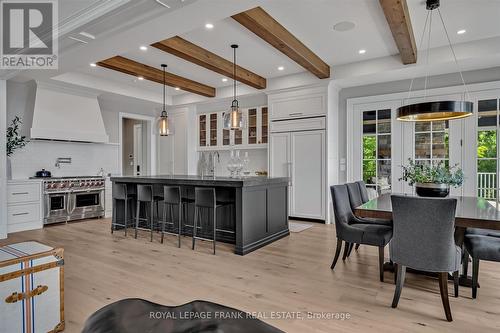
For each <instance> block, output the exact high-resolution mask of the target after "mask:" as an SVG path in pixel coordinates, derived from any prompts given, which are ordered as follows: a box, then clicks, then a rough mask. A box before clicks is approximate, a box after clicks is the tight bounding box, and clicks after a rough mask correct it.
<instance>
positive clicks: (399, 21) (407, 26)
mask: <svg viewBox="0 0 500 333" xmlns="http://www.w3.org/2000/svg"><path fill="white" fill-rule="evenodd" d="M379 1H380V6H382V10H383V11H384V14H385V18H386V20H387V23H388V24H389V27H390V28H391V32H392V37H393V38H394V41H395V42H396V45H397V47H398V49H399V54H400V55H401V61H402V62H403V64H405V65H409V64H415V63H416V62H417V46H416V44H415V36H414V35H413V28H412V26H411V20H410V13H409V11H408V4H407V3H406V0H379Z"/></svg>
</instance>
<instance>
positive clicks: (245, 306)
mask: <svg viewBox="0 0 500 333" xmlns="http://www.w3.org/2000/svg"><path fill="white" fill-rule="evenodd" d="M109 227H110V221H109V220H106V219H103V220H89V221H84V222H78V223H70V224H67V225H56V226H50V227H46V228H44V229H43V230H34V231H27V232H20V233H15V234H11V235H10V236H9V238H8V239H7V240H2V241H0V245H4V244H8V243H14V242H20V241H25V240H37V241H39V242H41V243H44V244H48V245H51V246H54V247H56V246H60V247H63V248H64V249H65V311H66V331H65V332H71V333H72V332H80V330H81V328H82V325H83V323H84V321H85V320H86V318H87V317H88V316H89V315H90V314H92V313H93V312H94V311H96V310H97V309H99V308H101V307H102V306H104V305H106V304H109V303H111V302H114V301H117V300H120V299H123V298H127V297H139V298H144V299H147V300H151V301H153V302H157V303H161V304H165V305H178V304H182V303H185V302H189V301H192V300H195V299H203V300H209V301H213V302H216V303H220V304H224V305H227V306H231V307H235V308H238V309H240V310H244V311H249V312H259V313H260V314H264V313H265V314H266V315H268V316H270V315H271V314H272V312H274V313H275V314H276V315H277V312H280V311H292V312H296V311H299V312H302V313H303V314H304V316H305V315H306V313H307V312H317V313H320V312H323V313H336V312H338V313H348V314H349V316H350V318H349V319H346V320H335V319H304V320H299V319H291V320H284V319H266V320H265V321H267V322H268V323H270V324H271V325H274V326H276V327H278V328H280V329H282V330H284V331H286V332H367V331H371V332H382V331H383V332H402V331H405V332H437V331H439V332H452V331H453V332H481V333H482V332H493V331H496V332H498V331H500V264H495V263H489V262H484V263H483V262H482V263H481V271H480V284H481V288H480V289H479V290H478V298H477V299H476V300H473V299H472V298H471V290H470V289H469V288H464V287H461V288H460V297H459V298H454V297H452V294H453V287H452V286H451V285H450V289H449V294H450V303H451V310H452V313H453V318H454V321H453V322H452V323H448V322H447V321H446V319H445V316H444V311H443V308H442V304H441V300H440V294H439V285H438V281H437V279H433V278H430V277H424V276H417V275H414V274H411V273H408V274H407V275H406V284H405V287H404V289H403V291H402V294H401V299H400V301H399V305H398V308H397V309H392V308H391V302H392V297H393V293H394V287H395V286H394V284H393V276H392V274H391V273H389V272H386V273H385V281H386V282H385V283H381V282H380V281H379V276H378V249H377V248H376V247H369V246H361V248H360V249H359V250H358V251H357V252H356V251H353V252H352V254H351V257H350V258H348V259H347V260H346V261H345V262H342V260H339V262H338V263H337V266H336V267H335V271H331V270H330V264H331V261H332V259H333V254H334V251H335V245H336V240H335V230H334V226H332V225H320V224H315V225H314V226H313V227H312V228H310V229H308V230H305V231H303V232H300V233H292V234H291V235H290V237H286V238H284V239H281V240H279V241H277V242H275V243H273V244H271V245H269V246H267V247H264V248H262V249H259V250H257V251H255V252H253V253H251V254H248V255H246V256H244V257H241V256H237V255H235V254H233V253H232V247H231V246H230V245H226V244H221V243H218V244H217V255H216V256H214V255H212V254H211V244H210V243H206V242H201V241H200V242H198V243H197V249H196V250H195V251H192V250H191V248H190V244H191V243H190V238H184V239H183V241H182V248H181V249H179V248H177V247H176V237H175V236H166V238H165V244H160V243H159V239H160V237H159V235H155V240H154V242H153V243H150V242H149V234H148V233H146V232H142V233H140V234H139V238H138V239H137V240H136V239H134V238H133V236H132V235H131V234H133V233H129V236H128V237H127V238H125V237H124V234H123V232H120V231H118V232H115V233H114V234H113V235H111V233H110V232H109ZM386 256H388V254H387V253H386Z"/></svg>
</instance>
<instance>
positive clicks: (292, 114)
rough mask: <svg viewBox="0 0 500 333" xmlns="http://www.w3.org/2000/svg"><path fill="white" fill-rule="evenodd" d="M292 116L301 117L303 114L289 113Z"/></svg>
mask: <svg viewBox="0 0 500 333" xmlns="http://www.w3.org/2000/svg"><path fill="white" fill-rule="evenodd" d="M289 115H290V116H292V117H293V116H301V115H302V112H294V113H289Z"/></svg>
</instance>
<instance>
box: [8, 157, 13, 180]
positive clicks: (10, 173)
mask: <svg viewBox="0 0 500 333" xmlns="http://www.w3.org/2000/svg"><path fill="white" fill-rule="evenodd" d="M11 179H12V163H11V161H10V157H9V156H7V180H11Z"/></svg>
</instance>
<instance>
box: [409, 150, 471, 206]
mask: <svg viewBox="0 0 500 333" xmlns="http://www.w3.org/2000/svg"><path fill="white" fill-rule="evenodd" d="M401 179H402V180H404V181H407V182H408V184H409V185H410V186H413V185H415V192H416V193H417V195H419V196H421V197H446V196H448V195H449V194H450V186H454V187H459V186H461V185H462V184H463V182H464V173H463V172H462V169H460V168H459V167H458V166H457V165H454V166H452V167H448V166H446V165H445V163H444V162H443V161H441V162H439V163H437V164H434V165H429V164H416V163H415V162H414V161H413V160H412V159H411V158H410V159H408V165H404V166H403V177H402V178H401Z"/></svg>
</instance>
